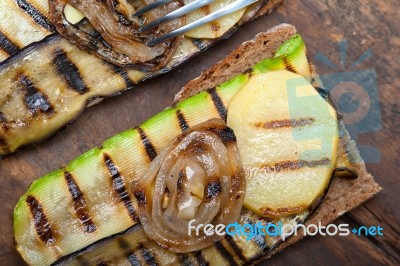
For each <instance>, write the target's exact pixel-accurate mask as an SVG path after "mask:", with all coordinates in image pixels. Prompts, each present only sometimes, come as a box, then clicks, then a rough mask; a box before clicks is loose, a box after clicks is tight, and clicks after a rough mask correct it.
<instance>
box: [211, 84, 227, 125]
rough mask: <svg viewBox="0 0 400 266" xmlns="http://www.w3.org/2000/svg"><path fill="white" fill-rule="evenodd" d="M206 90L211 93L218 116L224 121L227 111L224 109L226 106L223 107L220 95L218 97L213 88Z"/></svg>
mask: <svg viewBox="0 0 400 266" xmlns="http://www.w3.org/2000/svg"><path fill="white" fill-rule="evenodd" d="M207 92H208V93H209V94H210V95H211V99H212V101H213V103H214V106H215V108H216V109H217V111H218V114H219V116H220V117H221V118H222V119H223V120H224V121H226V117H227V111H226V107H225V105H224V103H223V102H222V99H221V97H219V95H218V93H217V91H216V90H215V88H212V89H209V90H207Z"/></svg>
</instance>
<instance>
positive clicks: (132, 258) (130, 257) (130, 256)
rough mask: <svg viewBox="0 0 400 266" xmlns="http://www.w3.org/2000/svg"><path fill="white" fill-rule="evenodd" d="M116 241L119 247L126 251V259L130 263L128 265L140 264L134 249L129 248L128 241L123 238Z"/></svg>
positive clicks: (137, 265)
mask: <svg viewBox="0 0 400 266" xmlns="http://www.w3.org/2000/svg"><path fill="white" fill-rule="evenodd" d="M117 241H118V246H119V248H121V249H122V250H124V251H125V252H126V260H127V261H128V262H129V263H130V265H132V266H140V261H139V259H138V258H137V256H136V255H135V253H134V251H132V250H131V247H130V244H129V242H128V241H126V240H125V239H123V238H119V239H117Z"/></svg>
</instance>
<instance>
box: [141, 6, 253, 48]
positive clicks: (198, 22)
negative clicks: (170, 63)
mask: <svg viewBox="0 0 400 266" xmlns="http://www.w3.org/2000/svg"><path fill="white" fill-rule="evenodd" d="M257 1H258V0H237V1H235V2H233V3H231V4H229V5H227V6H225V7H223V8H221V9H220V10H218V11H215V12H214V13H211V14H209V15H207V16H205V17H202V18H201V19H199V20H196V21H194V22H192V23H190V24H187V25H185V26H183V27H181V28H179V29H176V30H173V31H171V32H169V33H166V34H164V35H161V36H160V37H158V38H155V39H152V40H149V41H148V42H147V43H146V44H147V45H148V46H153V45H155V44H158V43H161V42H163V41H165V40H167V39H170V38H173V37H176V36H179V35H182V34H183V33H185V32H187V31H189V30H191V29H194V28H197V27H200V26H201V25H204V24H207V23H209V22H211V21H214V20H216V19H218V18H220V17H223V16H225V15H228V14H230V13H233V12H235V11H237V10H239V9H242V8H244V7H246V6H249V5H251V4H254V3H255V2H257Z"/></svg>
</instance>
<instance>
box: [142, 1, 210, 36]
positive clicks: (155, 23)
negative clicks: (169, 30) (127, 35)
mask: <svg viewBox="0 0 400 266" xmlns="http://www.w3.org/2000/svg"><path fill="white" fill-rule="evenodd" d="M214 1H215V0H197V1H193V2H191V3H190V4H188V5H185V6H183V7H181V8H179V9H177V10H175V11H173V12H171V13H169V14H168V15H166V16H164V17H161V18H159V19H156V20H154V21H152V22H150V23H149V24H147V25H144V26H143V27H141V28H140V29H139V31H140V32H143V31H146V30H149V29H151V28H154V27H157V26H158V25H160V24H163V23H165V22H168V21H171V20H173V19H176V18H179V17H180V16H183V15H186V14H187V13H190V12H192V11H193V10H196V9H199V8H200V7H203V6H205V5H208V4H209V3H211V2H214Z"/></svg>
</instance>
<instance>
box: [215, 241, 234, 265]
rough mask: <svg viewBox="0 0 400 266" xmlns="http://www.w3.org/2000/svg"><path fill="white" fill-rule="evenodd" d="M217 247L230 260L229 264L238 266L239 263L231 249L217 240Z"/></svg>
mask: <svg viewBox="0 0 400 266" xmlns="http://www.w3.org/2000/svg"><path fill="white" fill-rule="evenodd" d="M215 247H216V249H217V250H218V252H219V253H220V254H221V255H222V257H224V258H225V259H226V260H228V263H229V265H231V266H237V265H238V264H237V263H236V261H235V260H234V258H233V256H232V254H231V253H229V251H228V250H227V249H226V248H225V247H224V245H222V243H221V241H218V242H215Z"/></svg>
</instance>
